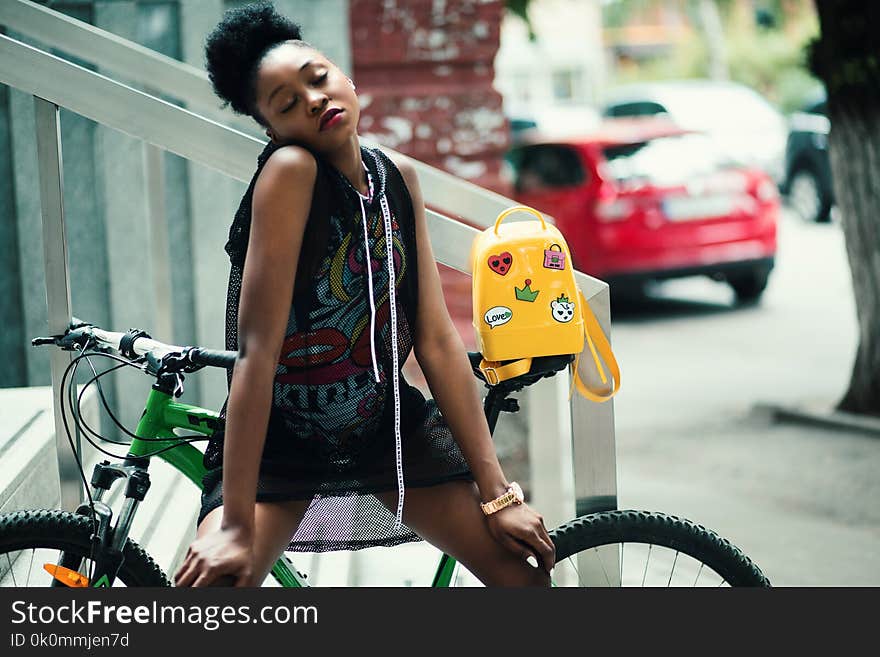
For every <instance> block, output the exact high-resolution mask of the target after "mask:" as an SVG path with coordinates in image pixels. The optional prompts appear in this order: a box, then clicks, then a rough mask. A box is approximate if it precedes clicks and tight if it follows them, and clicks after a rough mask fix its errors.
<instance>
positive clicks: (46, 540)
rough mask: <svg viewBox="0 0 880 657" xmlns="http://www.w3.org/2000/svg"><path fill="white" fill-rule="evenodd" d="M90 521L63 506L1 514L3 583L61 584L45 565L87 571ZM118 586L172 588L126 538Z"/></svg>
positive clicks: (0, 577)
mask: <svg viewBox="0 0 880 657" xmlns="http://www.w3.org/2000/svg"><path fill="white" fill-rule="evenodd" d="M91 528H92V521H91V518H89V517H88V516H83V515H78V514H75V513H69V512H67V511H60V510H39V511H16V512H14V513H6V514H3V515H0V586H11V587H37V586H58V585H59V581H58V580H56V579H55V578H54V577H53V576H52V575H51V574H50V573H49V572H47V570H46V569H45V568H44V566H49V567H50V568H51V567H52V566H64V567H65V568H68V569H70V570H71V571H74V572H79V573H82V574H84V575H85V574H87V573H88V572H89V571H90V570H91V569H92V567H93V562H92V560H91V559H90V558H89V554H90V549H91V541H90V536H91ZM123 556H124V561H123V563H122V567H121V568H120V570H119V576H118V577H117V578H116V581H115V582H114V586H170V585H171V584H170V582H169V581H168V578H167V577H165V573H163V572H162V569H161V568H159V566H158V565H157V564H156V562H155V561H153V558H152V557H150V555H148V554H147V553H146V552H144V550H143V549H142V548H141V547H140V546H139V545H138V544H137V543H135V542H134V541H132V540H128V541H126V544H125V548H124V549H123Z"/></svg>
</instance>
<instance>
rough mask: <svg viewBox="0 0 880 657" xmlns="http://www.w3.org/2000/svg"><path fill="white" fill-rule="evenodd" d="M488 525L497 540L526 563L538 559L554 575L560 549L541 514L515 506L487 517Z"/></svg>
mask: <svg viewBox="0 0 880 657" xmlns="http://www.w3.org/2000/svg"><path fill="white" fill-rule="evenodd" d="M486 521H487V522H488V523H489V533H491V534H492V536H494V537H495V540H497V541H498V542H499V543H501V544H502V545H503V546H505V547H506V548H507V549H509V550H510V551H511V552H513V553H514V554H517V555H519V556H520V557H521V558H522V559H524V560H525V559H528V558H529V557H535V559H536V560H537V562H538V564H539V565H540V566H541V567H542V568H543V569H544V570H545V571H547V574H548V575H549V574H550V571H551V570H553V566H554V564H555V563H556V548H555V547H554V546H553V541H552V540H550V535H549V534H548V533H547V528H546V527H544V518H543V517H541V515H540V514H539V513H537V512H536V511H535V510H534V509H532V508H530V507H529V506H528V505H527V504H513V505H511V506H508V507H505V508H503V509H501V510H500V511H496V512H495V513H493V514H492V515H489V516H486Z"/></svg>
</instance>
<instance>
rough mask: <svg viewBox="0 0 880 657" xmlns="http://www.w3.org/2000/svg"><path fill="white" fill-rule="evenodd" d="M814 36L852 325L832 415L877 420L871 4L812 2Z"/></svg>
mask: <svg viewBox="0 0 880 657" xmlns="http://www.w3.org/2000/svg"><path fill="white" fill-rule="evenodd" d="M816 9H817V10H818V13H819V24H820V29H821V36H820V37H819V38H818V39H816V40H815V41H814V42H813V43H812V44H811V46H810V53H809V58H810V67H811V68H812V70H813V72H814V73H815V74H816V75H817V76H818V77H819V78H821V79H822V80H823V81H824V82H825V87H826V89H827V91H828V108H829V118H830V119H831V132H830V134H829V139H828V141H829V149H830V156H831V170H832V172H833V175H834V194H835V197H836V201H837V205H838V209H839V210H840V215H841V218H842V222H843V233H844V237H845V238H846V250H847V255H848V257H849V265H850V271H851V273H852V281H853V293H854V295H855V302H856V311H857V315H858V322H859V346H858V351H857V352H856V359H855V365H854V367H853V372H852V378H851V381H850V384H849V389H848V390H847V392H846V394H845V395H844V396H843V399H841V401H840V402H839V404H838V408H840V409H841V410H845V411H850V412H854V413H864V414H870V415H877V416H880V59H878V48H877V45H876V44H877V41H876V36H875V35H874V29H875V26H876V25H877V24H878V23H877V22H878V20H880V8H878V3H875V2H870V3H863V2H861V0H816Z"/></svg>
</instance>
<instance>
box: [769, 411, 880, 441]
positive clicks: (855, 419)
mask: <svg viewBox="0 0 880 657" xmlns="http://www.w3.org/2000/svg"><path fill="white" fill-rule="evenodd" d="M752 408H753V411H754V412H756V413H758V414H761V415H767V416H769V417H770V419H772V420H773V421H775V422H794V423H798V424H806V425H810V426H814V427H822V428H831V429H843V430H846V431H858V432H859V433H864V434H867V435H870V436H876V437H878V438H880V418H873V417H868V416H864V415H856V414H854V413H846V412H844V411H836V410H822V409H809V408H803V407H798V406H784V405H782V404H769V403H757V404H755V405H754V406H753V407H752Z"/></svg>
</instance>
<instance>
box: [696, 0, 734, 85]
mask: <svg viewBox="0 0 880 657" xmlns="http://www.w3.org/2000/svg"><path fill="white" fill-rule="evenodd" d="M698 10H699V15H700V26H701V27H702V28H703V37H704V38H705V39H706V47H707V48H708V49H709V77H710V78H712V79H713V80H727V79H728V78H730V72H729V71H728V66H727V44H726V43H725V40H724V27H723V26H722V24H721V13H720V12H719V11H718V4H717V2H716V0H699V5H698Z"/></svg>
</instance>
